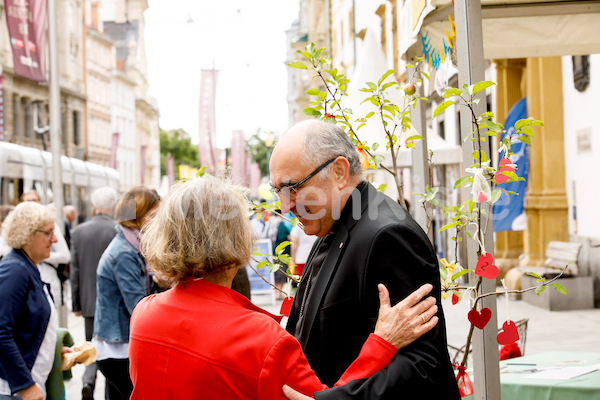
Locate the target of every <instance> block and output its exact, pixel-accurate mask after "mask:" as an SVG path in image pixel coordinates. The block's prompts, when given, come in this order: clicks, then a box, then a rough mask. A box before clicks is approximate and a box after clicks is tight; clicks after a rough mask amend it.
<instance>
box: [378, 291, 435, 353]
mask: <svg viewBox="0 0 600 400" xmlns="http://www.w3.org/2000/svg"><path fill="white" fill-rule="evenodd" d="M377 288H378V289H379V303H380V306H379V317H378V318H377V324H376V325H375V334H376V335H378V336H380V337H381V338H383V339H385V340H387V341H388V342H390V343H391V344H393V345H394V346H396V347H397V348H398V349H401V348H403V347H406V346H408V345H409V344H411V343H412V342H414V341H415V340H417V339H418V338H420V337H421V336H423V335H424V334H425V333H427V332H429V331H430V330H432V329H433V327H435V326H436V325H437V323H438V317H436V316H435V314H436V313H437V310H438V308H437V305H436V304H435V298H434V297H427V298H426V299H423V298H424V297H425V296H426V295H427V294H428V293H429V292H431V290H432V289H433V286H432V285H430V284H429V283H426V284H425V285H423V286H421V287H420V288H419V289H417V290H415V291H414V292H413V293H411V294H410V295H409V296H408V297H407V298H405V299H404V300H402V301H401V302H399V303H398V304H396V305H395V306H394V307H392V306H391V304H390V294H389V292H388V290H387V288H386V287H385V286H384V285H383V284H379V285H377ZM421 299H423V300H422V301H421Z"/></svg>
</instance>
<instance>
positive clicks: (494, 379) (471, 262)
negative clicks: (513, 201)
mask: <svg viewBox="0 0 600 400" xmlns="http://www.w3.org/2000/svg"><path fill="white" fill-rule="evenodd" d="M454 16H455V19H456V48H457V50H458V55H457V59H458V85H459V88H462V87H463V85H464V84H467V85H472V84H474V83H476V82H480V81H483V80H484V79H485V71H484V68H485V66H484V59H483V29H482V25H481V1H480V0H455V2H454ZM479 97H480V100H481V101H480V102H479V104H477V105H475V106H474V107H475V115H481V114H482V113H483V112H485V111H486V109H485V104H486V101H485V93H484V92H480V93H479ZM474 129H475V125H474V124H473V122H472V120H471V115H470V114H469V112H468V110H467V109H466V108H465V107H463V108H461V110H460V130H461V137H462V139H463V141H464V139H465V138H466V137H467V136H468V135H469V134H470V132H472V131H473V130H474ZM471 143H472V142H471V141H467V142H466V143H465V144H463V160H464V165H465V166H469V165H471V164H473V157H472V156H471V154H472V153H473V151H474V150H475V149H474V148H473V147H472V145H471ZM489 156H491V155H489ZM481 207H482V209H485V208H486V207H487V211H488V214H484V213H482V217H481V226H482V228H483V227H485V228H487V231H486V234H485V243H486V249H485V250H486V252H488V253H491V254H493V252H494V246H493V243H494V240H493V228H492V221H491V220H490V221H487V217H488V216H491V214H492V213H491V211H492V210H491V207H490V205H489V203H482V204H481ZM476 263H477V246H476V244H475V241H474V240H468V241H467V260H461V264H462V265H463V266H466V267H467V268H469V269H475V264H476ZM471 275H474V274H471ZM472 278H477V277H476V276H472ZM471 284H472V285H474V284H475V281H474V280H472V281H471ZM480 290H481V292H482V293H489V292H495V291H496V282H495V281H494V280H490V279H483V282H482V285H481V289H480ZM480 302H481V306H482V307H487V308H489V309H490V310H491V311H492V315H494V316H496V315H497V313H496V296H488V297H486V298H484V299H482V300H480ZM497 333H498V324H497V318H496V317H494V318H492V319H491V320H490V321H489V322H488V324H487V325H486V326H485V328H484V329H483V331H482V330H479V329H477V328H475V330H474V331H473V364H474V365H473V370H474V375H475V379H474V380H475V382H474V387H473V390H474V394H475V399H476V400H500V371H499V361H498V359H499V356H498V342H497V341H496V336H497Z"/></svg>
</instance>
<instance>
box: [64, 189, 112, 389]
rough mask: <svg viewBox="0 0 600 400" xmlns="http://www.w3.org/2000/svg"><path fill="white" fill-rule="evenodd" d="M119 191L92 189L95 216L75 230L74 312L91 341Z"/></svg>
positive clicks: (88, 380)
mask: <svg viewBox="0 0 600 400" xmlns="http://www.w3.org/2000/svg"><path fill="white" fill-rule="evenodd" d="M117 197H118V195H117V193H116V192H115V191H114V190H113V189H112V188H109V187H103V188H100V189H97V190H95V191H94V192H93V193H92V196H91V200H92V215H93V217H92V219H91V220H90V221H87V222H84V223H83V224H81V225H79V226H78V227H77V228H75V229H74V230H73V232H71V273H70V279H71V294H72V301H73V312H74V313H75V315H77V316H83V318H84V319H85V340H87V341H91V340H92V334H93V332H94V312H95V311H96V268H97V267H98V261H100V257H101V256H102V253H104V250H105V249H106V248H107V247H108V244H109V243H110V242H111V241H112V239H113V238H114V237H115V235H116V233H117V231H116V230H115V221H114V220H113V212H114V208H115V204H116V202H117ZM97 370H98V367H97V366H96V363H93V364H90V365H88V366H87V367H86V368H85V372H84V374H83V389H82V398H83V399H84V400H90V399H93V398H94V387H95V386H96V373H97Z"/></svg>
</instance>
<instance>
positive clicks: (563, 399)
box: [465, 351, 600, 400]
mask: <svg viewBox="0 0 600 400" xmlns="http://www.w3.org/2000/svg"><path fill="white" fill-rule="evenodd" d="M590 365H598V366H599V369H597V370H596V371H594V372H590V373H587V374H585V375H581V376H578V377H575V378H572V379H536V378H535V376H536V375H537V374H540V373H542V372H543V371H544V367H562V369H560V370H554V371H560V372H564V373H567V372H569V371H572V368H574V367H583V366H590ZM570 368H571V369H570ZM545 371H546V372H544V373H547V372H548V371H549V370H545ZM469 376H470V377H471V380H473V372H472V371H470V372H469ZM537 376H539V375H537ZM500 386H501V392H502V400H537V399H540V400H541V399H543V400H600V353H592V352H589V353H583V352H565V351H552V352H548V353H540V354H535V355H530V356H524V357H518V358H512V359H510V360H504V361H500ZM473 387H475V384H474V383H473ZM473 398H474V396H468V397H465V399H473Z"/></svg>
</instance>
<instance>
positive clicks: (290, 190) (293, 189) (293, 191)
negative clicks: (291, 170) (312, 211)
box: [271, 157, 337, 200]
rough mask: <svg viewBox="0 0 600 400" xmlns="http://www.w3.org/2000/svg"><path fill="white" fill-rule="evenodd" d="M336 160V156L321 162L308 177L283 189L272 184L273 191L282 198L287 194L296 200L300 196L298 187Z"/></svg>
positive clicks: (289, 197)
mask: <svg viewBox="0 0 600 400" xmlns="http://www.w3.org/2000/svg"><path fill="white" fill-rule="evenodd" d="M336 158H337V157H336ZM334 161H335V158H332V159H331V160H329V161H326V162H325V163H323V164H321V166H320V167H318V168H317V169H315V170H314V171H313V172H311V173H310V174H309V175H308V176H307V177H306V178H304V179H302V180H301V181H300V182H298V183H294V184H293V185H287V186H284V187H282V188H281V189H277V188H276V187H273V186H272V184H271V193H273V194H274V195H275V196H276V197H277V198H279V199H280V198H281V196H285V197H287V198H288V199H290V200H296V199H297V198H298V197H300V194H299V193H298V188H299V187H300V186H302V185H303V184H304V183H306V181H308V180H309V179H310V178H312V177H313V176H315V175H316V174H318V173H319V172H321V170H322V169H323V168H325V167H326V166H328V165H329V164H331V163H332V162H334Z"/></svg>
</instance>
